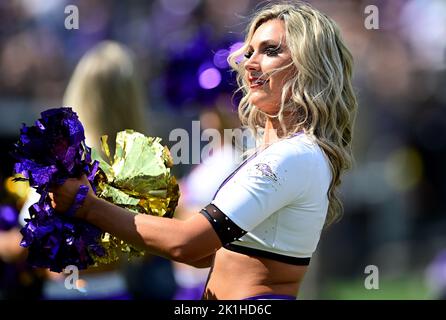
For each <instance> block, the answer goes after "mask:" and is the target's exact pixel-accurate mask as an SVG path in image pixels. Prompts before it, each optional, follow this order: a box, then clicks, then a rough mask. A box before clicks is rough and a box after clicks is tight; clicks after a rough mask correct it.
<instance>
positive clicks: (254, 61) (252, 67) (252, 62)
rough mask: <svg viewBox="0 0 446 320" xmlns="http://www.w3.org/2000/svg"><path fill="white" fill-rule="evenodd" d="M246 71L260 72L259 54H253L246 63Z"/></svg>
mask: <svg viewBox="0 0 446 320" xmlns="http://www.w3.org/2000/svg"><path fill="white" fill-rule="evenodd" d="M245 70H246V71H251V72H252V71H259V70H260V63H259V60H258V56H257V54H255V53H253V54H252V55H251V57H249V59H248V60H246V62H245Z"/></svg>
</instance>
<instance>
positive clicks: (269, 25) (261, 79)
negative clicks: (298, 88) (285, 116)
mask: <svg viewBox="0 0 446 320" xmlns="http://www.w3.org/2000/svg"><path fill="white" fill-rule="evenodd" d="M245 57H246V60H245V69H246V75H245V76H246V81H247V83H248V86H249V90H250V99H249V102H250V103H251V104H253V105H255V106H256V107H257V108H259V109H260V110H262V111H263V112H265V113H268V114H271V115H276V114H277V112H278V111H279V109H280V101H281V95H282V88H283V84H284V83H285V82H286V81H287V80H288V79H289V78H290V77H291V74H292V70H293V68H292V67H288V68H286V69H285V70H282V71H279V72H274V71H275V70H277V69H279V68H282V67H284V66H286V65H288V64H290V62H291V53H290V50H289V49H288V47H287V46H286V39H285V25H284V22H283V21H282V20H278V19H274V20H269V21H267V22H265V23H263V24H261V25H260V26H259V27H258V28H257V30H256V31H255V33H254V35H253V37H252V39H251V42H250V43H249V47H248V50H247V52H246V54H245Z"/></svg>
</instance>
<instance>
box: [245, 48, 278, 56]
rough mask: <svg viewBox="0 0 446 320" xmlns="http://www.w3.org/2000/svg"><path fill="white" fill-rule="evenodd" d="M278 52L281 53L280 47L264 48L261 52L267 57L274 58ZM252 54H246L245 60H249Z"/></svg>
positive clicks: (250, 52)
mask: <svg viewBox="0 0 446 320" xmlns="http://www.w3.org/2000/svg"><path fill="white" fill-rule="evenodd" d="M280 51H281V49H280V47H275V46H270V47H266V48H265V49H264V51H263V52H264V53H265V54H266V55H267V56H268V57H275V56H277V55H278V54H279V53H280ZM252 54H253V51H249V52H246V53H245V55H244V56H245V58H246V59H249V58H251V56H252Z"/></svg>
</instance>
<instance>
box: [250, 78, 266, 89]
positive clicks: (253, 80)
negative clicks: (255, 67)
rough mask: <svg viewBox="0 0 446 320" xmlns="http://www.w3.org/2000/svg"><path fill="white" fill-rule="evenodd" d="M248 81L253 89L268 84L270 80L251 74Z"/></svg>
mask: <svg viewBox="0 0 446 320" xmlns="http://www.w3.org/2000/svg"><path fill="white" fill-rule="evenodd" d="M248 82H249V87H250V88H251V89H253V88H260V87H262V86H264V85H265V84H267V83H268V82H269V79H262V78H257V77H253V76H249V77H248Z"/></svg>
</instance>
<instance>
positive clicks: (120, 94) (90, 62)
mask: <svg viewBox="0 0 446 320" xmlns="http://www.w3.org/2000/svg"><path fill="white" fill-rule="evenodd" d="M142 92H143V91H142V81H141V80H140V78H139V75H138V70H137V66H136V64H135V62H134V58H133V53H132V51H131V50H130V49H129V48H127V47H126V46H124V45H122V44H120V43H118V42H114V41H103V42H100V43H98V44H97V45H95V46H94V47H93V48H91V49H90V50H89V51H88V52H87V53H85V55H84V56H83V57H82V58H81V60H80V61H79V63H78V64H77V66H76V68H75V70H74V73H73V75H72V77H71V79H70V81H69V83H68V86H67V89H66V91H65V95H64V99H63V100H64V101H63V102H64V105H66V106H69V107H72V108H73V110H74V111H75V112H76V113H77V114H78V116H79V119H80V121H81V122H82V124H83V125H84V128H85V136H86V141H87V145H89V146H92V147H94V148H95V149H96V150H98V151H100V150H101V145H100V137H101V136H102V135H105V134H106V135H108V136H109V141H108V142H109V145H110V148H111V150H112V151H113V150H114V145H115V136H116V133H117V132H118V131H122V130H125V129H134V130H135V131H139V132H141V133H144V132H145V126H146V125H145V122H144V120H145V112H144V104H145V101H144V96H143V93H142Z"/></svg>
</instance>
